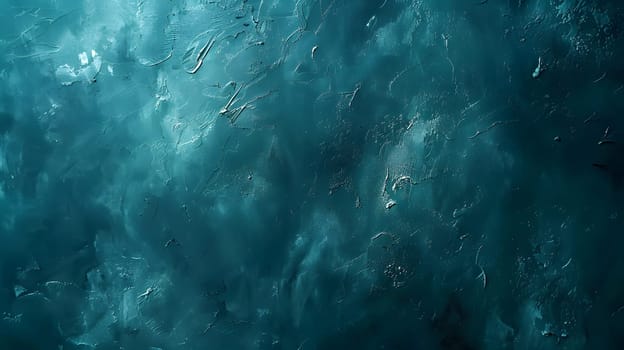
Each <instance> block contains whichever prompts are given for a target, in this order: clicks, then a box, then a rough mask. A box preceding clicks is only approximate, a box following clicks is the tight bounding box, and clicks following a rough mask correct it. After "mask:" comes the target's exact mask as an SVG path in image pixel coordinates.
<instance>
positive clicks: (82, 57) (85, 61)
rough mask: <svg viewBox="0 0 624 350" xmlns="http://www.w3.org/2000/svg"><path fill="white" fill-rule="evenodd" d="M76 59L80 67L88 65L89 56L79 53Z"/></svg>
mask: <svg viewBox="0 0 624 350" xmlns="http://www.w3.org/2000/svg"><path fill="white" fill-rule="evenodd" d="M78 59H79V60H80V65H81V66H86V65H87V64H89V56H87V53H86V52H81V53H79V54H78Z"/></svg>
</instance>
